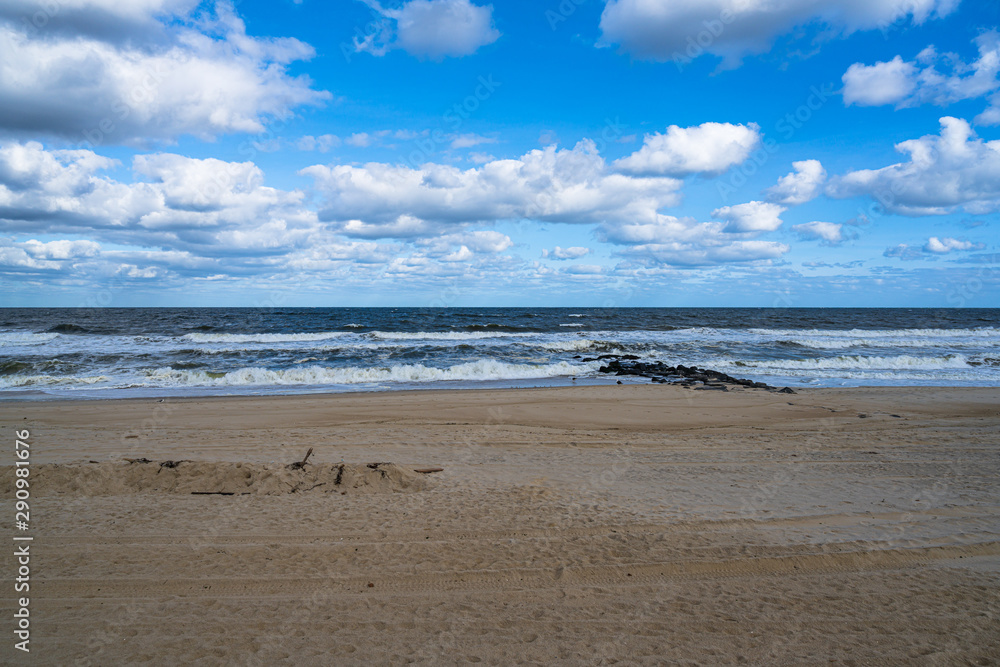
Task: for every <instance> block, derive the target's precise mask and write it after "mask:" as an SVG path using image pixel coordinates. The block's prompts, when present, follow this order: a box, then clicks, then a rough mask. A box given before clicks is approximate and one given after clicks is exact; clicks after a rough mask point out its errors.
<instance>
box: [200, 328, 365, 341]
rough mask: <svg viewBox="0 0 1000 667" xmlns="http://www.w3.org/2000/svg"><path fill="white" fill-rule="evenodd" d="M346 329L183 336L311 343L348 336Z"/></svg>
mask: <svg viewBox="0 0 1000 667" xmlns="http://www.w3.org/2000/svg"><path fill="white" fill-rule="evenodd" d="M347 335H348V333H347V332H346V331H323V332H320V333H295V334H263V333H262V334H215V333H189V334H184V336H182V338H184V339H185V340H189V341H191V342H194V343H309V342H312V341H317V340H330V339H331V338H339V337H340V336H347Z"/></svg>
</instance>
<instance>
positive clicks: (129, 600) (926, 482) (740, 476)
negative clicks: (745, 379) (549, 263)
mask: <svg viewBox="0 0 1000 667" xmlns="http://www.w3.org/2000/svg"><path fill="white" fill-rule="evenodd" d="M0 424H2V431H0V432H2V433H3V434H4V438H5V439H6V440H7V441H8V445H7V446H5V452H6V454H5V455H4V457H5V458H4V460H3V461H0V463H3V465H4V466H10V465H12V464H13V460H14V459H13V440H14V431H15V430H19V429H28V430H30V432H31V436H30V438H29V441H30V444H31V452H32V455H31V465H32V466H33V477H32V478H31V479H32V481H33V483H37V486H36V487H33V495H32V498H31V530H30V534H31V535H32V536H34V541H33V543H32V580H31V593H30V595H31V619H32V626H31V627H32V635H31V648H32V652H31V656H30V659H31V661H32V662H35V663H36V664H61V665H67V664H93V665H118V664H122V665H124V664H137V663H143V662H149V663H156V664H194V665H215V664H246V665H272V664H282V663H284V662H288V663H292V662H294V663H295V664H299V665H329V664H338V665H341V664H359V665H360V664H388V663H391V664H399V663H406V662H416V663H418V664H468V663H475V662H481V663H486V664H511V663H515V662H523V663H529V664H546V665H548V664H616V663H625V664H659V663H663V662H669V663H675V664H705V665H713V664H727V663H742V664H761V665H765V664H766V665H770V664H817V663H824V664H826V663H833V664H859V665H861V664H886V663H895V664H899V663H904V664H926V665H951V664H984V665H985V664H1000V663H998V661H997V658H996V656H998V655H1000V435H998V434H1000V389H947V388H859V389H822V390H804V391H802V392H800V393H798V394H794V395H786V394H777V393H770V392H765V391H757V390H750V391H731V392H719V391H694V390H686V389H680V388H677V387H669V386H655V385H649V386H645V385H642V386H640V385H622V386H608V387H581V388H553V389H530V390H529V389H524V390H497V391H462V392H455V391H421V392H389V393H378V394H341V395H325V396H297V397H296V396H284V397H259V398H258V397H239V398H212V399H205V398H202V399H190V400H187V399H163V400H162V401H160V400H157V399H143V400H121V401H51V402H49V401H47V402H33V401H9V402H5V403H3V404H0ZM310 447H312V448H313V450H314V452H313V454H312V456H311V458H310V459H309V462H308V463H307V464H306V466H305V467H304V468H303V469H302V470H299V469H289V468H287V466H288V464H291V463H293V462H294V461H299V460H301V459H302V457H303V456H304V454H305V452H306V450H308V449H309V448H310ZM125 459H143V460H148V463H147V462H142V461H137V462H134V463H127V462H125ZM164 461H172V462H174V463H176V465H168V466H161V465H160V464H161V463H163V462H164ZM178 461H179V462H180V463H177V462H178ZM375 463H380V464H381V466H380V467H369V464H375ZM389 464H392V465H391V466H390V465H389ZM438 467H439V468H442V470H441V471H440V472H432V473H417V472H415V470H417V469H421V470H426V469H431V468H438ZM338 470H339V471H340V474H341V480H340V482H339V483H335V482H337V479H336V477H337V474H338ZM345 470H346V471H347V472H344V471H345ZM380 470H381V471H383V472H380ZM0 488H3V489H4V492H5V495H6V496H7V497H8V498H11V497H12V495H13V475H12V473H11V471H10V470H9V469H6V470H3V471H0ZM215 492H218V493H215ZM222 493H225V494H226V495H221V494H222ZM229 494H231V495H229ZM8 508H9V511H10V513H11V515H12V516H11V517H9V520H8V525H10V524H11V521H12V520H13V506H12V503H9V504H8ZM7 532H8V535H11V536H12V535H13V533H14V531H13V530H12V529H10V528H8V531H7ZM8 539H10V538H8ZM12 563H13V560H11V559H9V562H8V565H7V566H6V568H5V569H6V571H7V572H8V576H9V577H10V579H11V580H13V567H14V566H13V564H12ZM12 588H13V586H12V585H11V587H10V589H11V590H9V591H8V594H7V595H5V596H3V599H2V605H0V606H2V610H0V611H2V613H3V614H4V615H5V616H6V617H7V618H8V619H10V618H11V615H12V613H13V611H14V593H13V592H12ZM10 623H11V622H10V621H9V620H8V624H10ZM10 637H11V635H10V634H8V640H6V641H5V642H4V643H3V644H2V645H0V659H2V661H3V662H5V663H11V662H13V661H14V660H21V661H23V658H22V656H21V655H20V654H18V653H17V652H15V651H14V650H13V641H12V640H11V639H9V638H10Z"/></svg>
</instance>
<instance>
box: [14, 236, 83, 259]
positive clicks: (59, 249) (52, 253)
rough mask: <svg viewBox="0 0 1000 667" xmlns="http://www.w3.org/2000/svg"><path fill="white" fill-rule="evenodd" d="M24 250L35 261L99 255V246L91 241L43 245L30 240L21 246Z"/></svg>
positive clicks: (56, 242)
mask: <svg viewBox="0 0 1000 667" xmlns="http://www.w3.org/2000/svg"><path fill="white" fill-rule="evenodd" d="M21 247H22V248H24V250H25V251H26V252H27V253H28V254H29V255H31V256H32V257H34V258H36V259H74V258H77V257H93V256H95V255H97V254H98V253H100V251H101V246H100V245H99V244H97V243H94V242H93V241H66V240H60V241H48V242H46V243H43V242H41V241H36V240H35V239H31V240H30V241H26V242H25V243H24V244H23V245H22V246H21Z"/></svg>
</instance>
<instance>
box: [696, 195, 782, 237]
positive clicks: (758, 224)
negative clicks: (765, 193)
mask: <svg viewBox="0 0 1000 667" xmlns="http://www.w3.org/2000/svg"><path fill="white" fill-rule="evenodd" d="M784 211H785V207H784V206H779V205H778V204H773V203H771V202H762V201H750V202H747V203H745V204H736V205H735V206H723V207H722V208H717V209H715V210H714V211H712V217H713V218H719V219H720V220H725V221H727V224H726V226H725V227H724V228H723V231H724V232H727V233H730V234H740V233H747V232H773V231H774V230H776V229H777V228H778V227H781V218H780V217H778V216H780V215H781V214H782V213H784Z"/></svg>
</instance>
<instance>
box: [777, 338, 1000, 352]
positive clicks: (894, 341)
mask: <svg viewBox="0 0 1000 667" xmlns="http://www.w3.org/2000/svg"><path fill="white" fill-rule="evenodd" d="M787 342H789V343H794V344H795V345H800V346H802V347H809V348H813V349H815V350H846V349H848V348H852V347H882V348H896V347H899V348H906V347H911V348H912V347H962V348H965V347H968V348H978V347H982V346H983V345H984V342H986V341H984V340H983V339H982V338H972V337H959V338H945V339H942V338H915V337H913V338H910V337H905V338H904V337H889V336H885V337H881V338H833V339H822V338H793V339H791V340H789V341H787Z"/></svg>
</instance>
